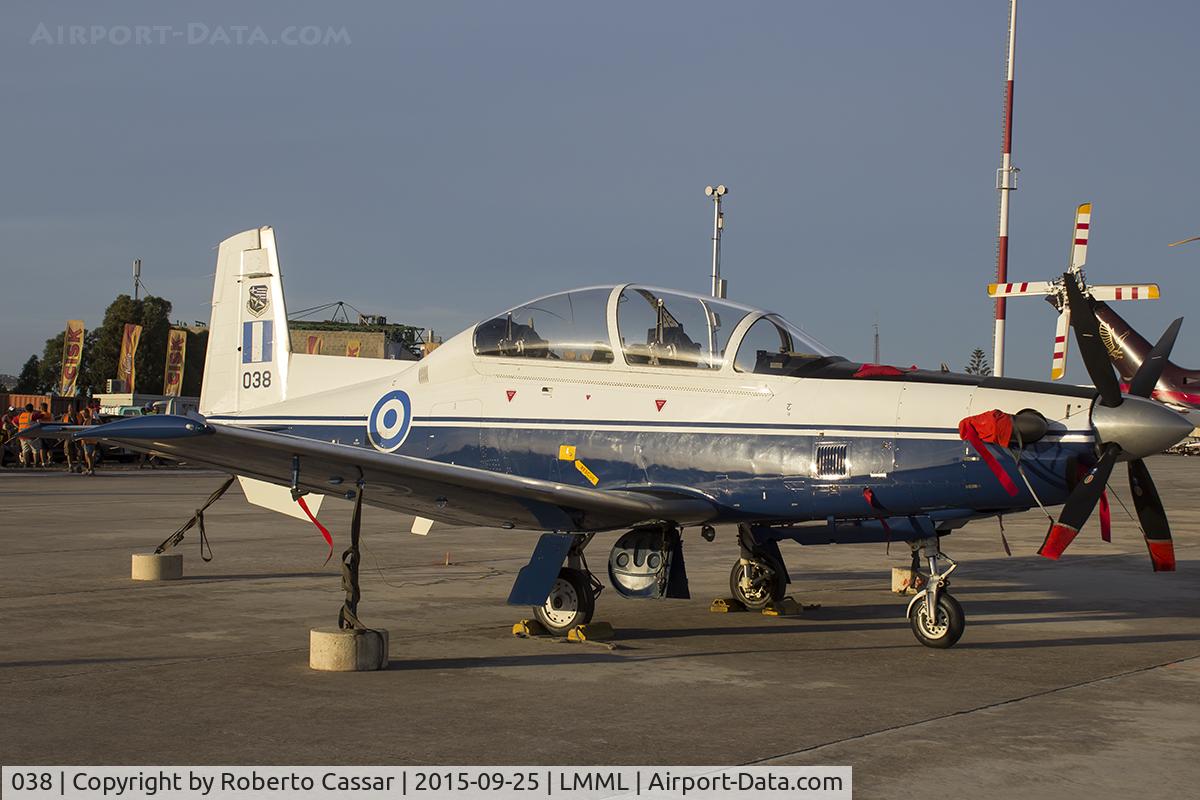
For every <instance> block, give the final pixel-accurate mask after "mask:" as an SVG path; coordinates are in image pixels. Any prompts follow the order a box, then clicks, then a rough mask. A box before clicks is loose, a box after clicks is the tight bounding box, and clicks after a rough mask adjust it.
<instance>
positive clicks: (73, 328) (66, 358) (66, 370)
mask: <svg viewBox="0 0 1200 800" xmlns="http://www.w3.org/2000/svg"><path fill="white" fill-rule="evenodd" d="M82 360H83V320H81V319H70V320H67V331H66V333H64V334H63V351H62V374H61V375H59V378H58V393H59V395H60V396H62V397H74V396H75V382H76V381H77V380H79V362H80V361H82Z"/></svg>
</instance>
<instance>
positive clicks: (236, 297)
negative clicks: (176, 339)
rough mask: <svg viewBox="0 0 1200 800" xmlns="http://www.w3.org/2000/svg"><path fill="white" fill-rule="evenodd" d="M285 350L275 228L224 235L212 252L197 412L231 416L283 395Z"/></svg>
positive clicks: (284, 314)
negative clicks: (213, 260) (214, 264)
mask: <svg viewBox="0 0 1200 800" xmlns="http://www.w3.org/2000/svg"><path fill="white" fill-rule="evenodd" d="M290 352H291V344H290V342H289V340H288V325H287V306H286V305H285V303H284V299H283V274H282V272H281V271H280V268H279V256H278V253H277V252H276V249H275V232H274V231H273V230H272V229H271V228H270V227H263V228H256V229H254V230H249V231H243V232H242V233H239V234H236V235H234V236H230V237H229V238H228V239H226V240H225V241H223V242H221V245H220V247H219V248H218V250H217V273H216V277H215V279H214V281H213V296H212V317H211V318H210V321H209V328H208V353H207V356H206V358H205V362H204V383H203V387H202V389H201V392H200V413H201V414H204V415H206V416H207V415H210V414H236V413H238V412H242V411H246V410H247V409H252V408H258V407H261V406H266V405H271V404H273V403H278V402H280V401H282V400H284V399H286V398H287V378H288V366H289V364H288V361H289V354H290Z"/></svg>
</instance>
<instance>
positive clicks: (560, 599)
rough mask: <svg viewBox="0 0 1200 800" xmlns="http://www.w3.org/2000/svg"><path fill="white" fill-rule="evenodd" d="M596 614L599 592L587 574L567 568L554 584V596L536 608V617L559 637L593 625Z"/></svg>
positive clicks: (551, 594)
mask: <svg viewBox="0 0 1200 800" xmlns="http://www.w3.org/2000/svg"><path fill="white" fill-rule="evenodd" d="M595 610H596V591H595V590H594V589H593V588H592V582H591V580H590V579H589V577H588V574H587V573H586V572H583V571H582V570H578V569H571V568H570V567H563V568H562V569H561V570H559V572H558V578H556V579H555V581H554V588H553V589H551V590H550V596H549V597H547V598H546V602H545V603H544V604H543V605H540V606H534V608H533V616H534V617H535V618H536V619H537V621H538V622H540V623H542V625H544V626H546V630H548V631H550V632H551V633H553V634H554V635H556V636H565V635H566V633H567V631H569V630H571V629H572V628H574V627H576V626H577V625H586V624H588V623H589V622H591V621H592V613H593V612H594V611H595Z"/></svg>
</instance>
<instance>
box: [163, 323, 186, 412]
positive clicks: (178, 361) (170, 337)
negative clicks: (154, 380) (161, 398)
mask: <svg viewBox="0 0 1200 800" xmlns="http://www.w3.org/2000/svg"><path fill="white" fill-rule="evenodd" d="M186 354H187V331H184V330H180V329H179V328H172V329H171V332H170V333H168V334H167V366H166V369H165V370H163V394H164V395H166V396H167V397H179V395H181V394H183V391H182V390H183V360H184V358H185V356H186Z"/></svg>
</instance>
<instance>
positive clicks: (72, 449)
mask: <svg viewBox="0 0 1200 800" xmlns="http://www.w3.org/2000/svg"><path fill="white" fill-rule="evenodd" d="M62 422H63V424H64V425H78V424H79V418H78V417H77V416H76V414H75V408H74V406H72V407H70V408H68V409H67V410H66V412H65V413H64V414H63V415H62ZM63 455H64V456H66V457H67V472H75V471H76V470H78V471H80V472H82V471H83V466H82V461H81V460H80V458H79V451H78V445H76V444H75V442H73V441H71V439H70V437H67V438H66V439H63ZM72 456H74V458H72Z"/></svg>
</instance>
